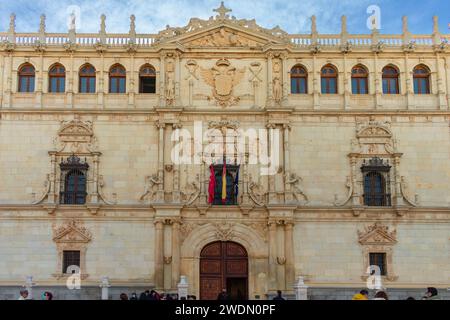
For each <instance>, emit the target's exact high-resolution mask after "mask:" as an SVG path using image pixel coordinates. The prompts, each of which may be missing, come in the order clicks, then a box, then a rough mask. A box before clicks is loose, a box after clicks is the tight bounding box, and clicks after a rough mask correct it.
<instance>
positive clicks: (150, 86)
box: [141, 77, 156, 93]
mask: <svg viewBox="0 0 450 320" xmlns="http://www.w3.org/2000/svg"><path fill="white" fill-rule="evenodd" d="M141 93H156V78H154V77H142V78H141Z"/></svg>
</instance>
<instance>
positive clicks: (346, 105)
mask: <svg viewBox="0 0 450 320" xmlns="http://www.w3.org/2000/svg"><path fill="white" fill-rule="evenodd" d="M343 75H344V109H345V110H349V109H350V103H349V102H350V92H351V72H350V73H349V72H347V54H346V53H344V71H343Z"/></svg>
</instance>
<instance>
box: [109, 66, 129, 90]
mask: <svg viewBox="0 0 450 320" xmlns="http://www.w3.org/2000/svg"><path fill="white" fill-rule="evenodd" d="M126 79H127V72H126V70H125V68H124V67H123V66H122V65H120V64H116V65H114V66H112V67H111V69H110V70H109V93H125V92H126Z"/></svg>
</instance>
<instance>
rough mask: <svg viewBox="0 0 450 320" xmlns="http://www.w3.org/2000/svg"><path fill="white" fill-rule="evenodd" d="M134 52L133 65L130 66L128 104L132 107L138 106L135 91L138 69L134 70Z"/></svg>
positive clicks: (131, 62) (132, 54) (132, 56)
mask: <svg viewBox="0 0 450 320" xmlns="http://www.w3.org/2000/svg"><path fill="white" fill-rule="evenodd" d="M134 56H135V55H134V53H133V52H132V53H131V61H130V64H131V67H130V72H129V77H128V78H129V79H130V80H129V86H128V88H129V89H128V106H129V107H130V108H136V103H135V91H136V89H135V88H136V71H135V70H134V60H135V59H134Z"/></svg>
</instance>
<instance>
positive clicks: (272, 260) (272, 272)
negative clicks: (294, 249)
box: [269, 221, 277, 291]
mask: <svg viewBox="0 0 450 320" xmlns="http://www.w3.org/2000/svg"><path fill="white" fill-rule="evenodd" d="M275 290H277V224H276V221H269V291H275Z"/></svg>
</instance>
